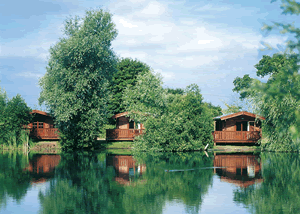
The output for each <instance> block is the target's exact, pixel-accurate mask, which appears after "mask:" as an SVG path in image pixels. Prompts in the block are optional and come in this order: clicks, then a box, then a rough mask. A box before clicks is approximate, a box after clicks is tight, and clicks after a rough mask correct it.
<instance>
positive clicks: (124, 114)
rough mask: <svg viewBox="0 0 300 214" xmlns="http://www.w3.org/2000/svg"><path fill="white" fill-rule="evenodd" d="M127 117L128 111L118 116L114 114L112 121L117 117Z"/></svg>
mask: <svg viewBox="0 0 300 214" xmlns="http://www.w3.org/2000/svg"><path fill="white" fill-rule="evenodd" d="M126 115H128V111H125V112H122V113H118V114H115V115H114V116H112V119H117V118H119V117H123V116H126Z"/></svg>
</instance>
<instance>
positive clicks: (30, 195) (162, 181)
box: [0, 152, 300, 214]
mask: <svg viewBox="0 0 300 214" xmlns="http://www.w3.org/2000/svg"><path fill="white" fill-rule="evenodd" d="M0 161H1V165H0V213H22V214H25V213H49V214H50V213H78V214H79V213H137V214H140V213H141V214H143V213H154V214H155V213H219V214H224V213H239V214H243V213H262V214H265V213H268V214H271V213H300V159H299V155H298V154H279V153H276V154H275V153H261V154H252V153H247V154H245V153H244V154H240V153H235V154H228V153H226V154H221V153H218V154H213V153H208V154H205V153H200V152H196V153H167V154H166V153H164V154H160V153H159V154H155V155H150V154H145V153H142V154H136V155H135V156H131V155H116V154H113V153H110V152H103V153H83V154H62V155H36V154H33V155H32V154H29V155H23V154H17V153H4V154H0Z"/></svg>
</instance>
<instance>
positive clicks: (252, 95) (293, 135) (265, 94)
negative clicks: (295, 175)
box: [233, 1, 300, 151]
mask: <svg viewBox="0 0 300 214" xmlns="http://www.w3.org/2000/svg"><path fill="white" fill-rule="evenodd" d="M282 2H283V4H282V9H283V13H284V14H290V15H299V14H300V12H299V11H300V5H299V4H298V3H295V2H293V1H282ZM264 28H265V29H266V30H267V31H270V30H272V29H275V28H276V29H279V30H280V32H281V33H284V34H288V36H289V38H291V39H290V40H288V41H287V47H286V51H285V52H281V53H276V54H274V55H272V56H267V55H266V56H263V58H262V59H261V60H260V61H259V63H258V64H256V65H255V68H256V69H257V72H256V75H257V77H259V78H264V77H267V81H266V82H265V81H260V80H258V79H256V78H251V77H250V76H249V75H245V76H244V77H242V78H240V77H237V78H236V79H235V80H234V86H235V88H234V89H233V91H236V92H239V93H240V98H241V99H248V100H250V101H251V102H252V104H253V107H254V108H255V110H256V113H258V114H260V115H262V116H264V117H265V118H266V120H265V121H264V122H263V129H262V132H263V137H264V138H265V139H266V140H265V141H264V142H265V143H263V144H262V147H263V148H264V149H267V150H272V151H299V150H300V113H299V112H300V108H299V106H300V99H299V98H300V74H299V61H300V55H299V53H300V28H297V27H296V26H295V25H294V24H281V23H275V24H274V25H273V26H267V25H266V26H265V27H264Z"/></svg>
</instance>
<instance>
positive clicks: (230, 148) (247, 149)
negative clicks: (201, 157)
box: [212, 145, 261, 152]
mask: <svg viewBox="0 0 300 214" xmlns="http://www.w3.org/2000/svg"><path fill="white" fill-rule="evenodd" d="M212 150H213V151H216V152H218V151H220V152H256V151H260V150H261V148H260V146H236V145H224V146H219V145H218V146H214V147H213V148H212Z"/></svg>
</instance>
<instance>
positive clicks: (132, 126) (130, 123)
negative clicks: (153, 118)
mask: <svg viewBox="0 0 300 214" xmlns="http://www.w3.org/2000/svg"><path fill="white" fill-rule="evenodd" d="M129 128H130V129H134V121H133V120H131V121H129Z"/></svg>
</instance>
